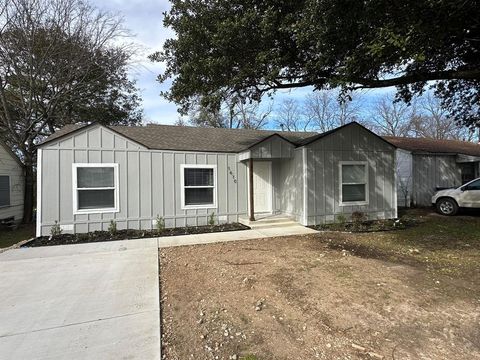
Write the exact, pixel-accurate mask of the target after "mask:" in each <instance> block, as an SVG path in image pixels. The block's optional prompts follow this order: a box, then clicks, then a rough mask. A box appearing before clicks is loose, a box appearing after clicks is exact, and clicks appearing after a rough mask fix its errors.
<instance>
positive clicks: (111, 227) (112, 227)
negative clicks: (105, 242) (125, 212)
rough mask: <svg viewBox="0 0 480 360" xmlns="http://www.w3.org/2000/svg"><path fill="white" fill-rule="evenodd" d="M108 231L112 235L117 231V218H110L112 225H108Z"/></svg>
mask: <svg viewBox="0 0 480 360" xmlns="http://www.w3.org/2000/svg"><path fill="white" fill-rule="evenodd" d="M108 232H109V233H110V235H112V236H114V235H115V234H116V233H117V223H116V222H115V220H110V225H108Z"/></svg>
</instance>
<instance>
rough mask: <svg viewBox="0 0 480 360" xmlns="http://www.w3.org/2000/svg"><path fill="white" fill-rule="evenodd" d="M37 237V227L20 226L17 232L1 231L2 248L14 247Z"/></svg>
mask: <svg viewBox="0 0 480 360" xmlns="http://www.w3.org/2000/svg"><path fill="white" fill-rule="evenodd" d="M33 237H35V225H34V224H28V225H20V226H19V227H18V228H17V229H16V230H8V229H0V248H6V247H9V246H12V245H14V244H16V243H18V242H20V241H22V240H28V239H31V238H33Z"/></svg>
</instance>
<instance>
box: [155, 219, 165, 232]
mask: <svg viewBox="0 0 480 360" xmlns="http://www.w3.org/2000/svg"><path fill="white" fill-rule="evenodd" d="M155 228H156V229H157V232H159V233H161V232H163V230H165V219H164V218H163V217H161V216H160V215H157V218H156V220H155Z"/></svg>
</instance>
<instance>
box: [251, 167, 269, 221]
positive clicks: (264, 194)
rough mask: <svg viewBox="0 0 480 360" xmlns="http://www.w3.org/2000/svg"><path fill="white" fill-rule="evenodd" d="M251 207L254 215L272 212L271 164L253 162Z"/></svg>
mask: <svg viewBox="0 0 480 360" xmlns="http://www.w3.org/2000/svg"><path fill="white" fill-rule="evenodd" d="M253 201H254V203H253V207H254V210H255V212H256V213H259V212H271V211H272V163H271V162H270V161H254V162H253Z"/></svg>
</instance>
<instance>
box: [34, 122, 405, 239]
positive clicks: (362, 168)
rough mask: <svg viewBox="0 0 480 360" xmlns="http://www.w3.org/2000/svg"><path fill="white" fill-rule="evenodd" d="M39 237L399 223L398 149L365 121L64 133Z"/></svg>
mask: <svg viewBox="0 0 480 360" xmlns="http://www.w3.org/2000/svg"><path fill="white" fill-rule="evenodd" d="M37 176H38V178H37V188H38V193H37V201H38V203H37V235H48V234H49V233H50V229H51V227H52V225H54V223H55V221H58V223H59V224H60V226H61V228H62V229H63V230H64V231H65V232H75V233H82V232H89V231H94V230H106V229H107V228H108V225H109V223H110V221H111V220H112V219H114V220H115V221H116V223H117V227H118V229H124V228H133V229H139V228H141V229H151V228H152V226H154V222H155V219H156V217H157V215H159V216H161V217H163V218H164V220H165V225H166V226H167V227H183V226H185V225H188V226H196V225H202V224H206V223H207V221H208V216H209V214H211V213H212V212H213V213H214V214H215V215H214V216H215V218H216V220H217V221H219V222H235V221H238V219H239V217H241V216H247V215H248V216H249V217H250V219H251V220H254V219H255V217H258V216H261V215H262V214H285V215H287V216H290V217H292V218H294V219H295V220H296V221H298V222H299V223H301V224H303V225H308V224H317V223H323V222H331V221H334V220H335V219H336V217H337V216H338V215H339V214H346V216H347V217H348V215H349V214H351V213H353V212H355V211H359V212H363V213H365V214H366V215H367V216H368V217H369V218H372V219H377V218H381V219H383V218H394V217H396V216H397V203H396V191H395V189H396V185H395V146H393V145H392V144H390V143H389V142H388V141H386V140H385V139H383V138H381V137H379V136H377V135H376V134H374V133H372V132H371V131H369V130H367V129H366V128H364V127H363V126H361V125H360V124H357V123H351V124H348V125H345V126H342V127H340V128H337V129H335V130H332V131H329V132H326V133H323V134H318V133H307V132H281V131H265V130H245V129H218V128H196V127H180V126H168V125H147V126H138V127H126V126H102V125H99V124H95V123H93V124H90V125H87V126H66V127H64V128H63V129H61V130H59V131H57V132H56V133H55V134H53V135H51V136H50V137H48V138H47V139H46V141H44V142H43V143H42V144H40V145H39V146H38V173H37Z"/></svg>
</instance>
